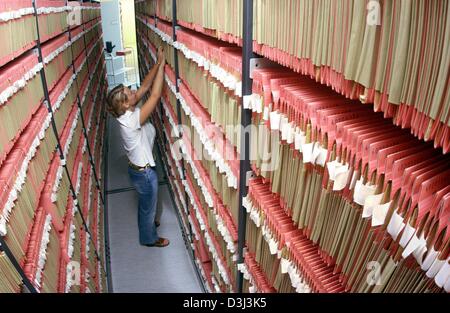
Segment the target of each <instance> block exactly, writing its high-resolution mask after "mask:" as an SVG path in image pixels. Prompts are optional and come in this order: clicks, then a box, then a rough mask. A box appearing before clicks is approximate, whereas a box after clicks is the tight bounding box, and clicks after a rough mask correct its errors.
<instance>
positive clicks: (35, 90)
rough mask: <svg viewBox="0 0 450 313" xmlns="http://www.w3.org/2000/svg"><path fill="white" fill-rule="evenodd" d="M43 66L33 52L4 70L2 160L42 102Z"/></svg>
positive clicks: (0, 82) (0, 80)
mask: <svg viewBox="0 0 450 313" xmlns="http://www.w3.org/2000/svg"><path fill="white" fill-rule="evenodd" d="M40 69H41V66H40V65H39V64H38V60H37V55H36V54H34V53H32V52H29V53H26V54H24V55H23V56H22V57H20V58H18V59H17V60H15V61H13V62H10V63H8V64H7V65H5V66H4V67H2V68H1V70H0V164H1V163H2V162H3V161H4V159H5V158H6V155H7V154H8V152H9V151H10V150H11V148H12V147H13V145H14V142H15V141H16V140H17V139H18V137H19V136H20V133H21V132H22V131H23V130H24V129H25V127H26V125H27V124H28V123H29V121H30V120H31V118H32V116H33V114H34V113H35V112H36V110H37V109H38V108H39V106H40V104H41V99H42V98H43V91H42V84H41V79H40V75H39V70H40ZM24 103H27V105H23V104H24Z"/></svg>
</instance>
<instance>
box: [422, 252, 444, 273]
mask: <svg viewBox="0 0 450 313" xmlns="http://www.w3.org/2000/svg"><path fill="white" fill-rule="evenodd" d="M438 255H439V252H438V251H436V250H434V247H431V250H429V251H428V254H427V256H426V257H425V260H424V261H423V263H422V266H421V267H420V268H421V269H422V271H428V270H429V269H430V267H431V265H433V263H434V261H435V260H436V258H437V256H438Z"/></svg>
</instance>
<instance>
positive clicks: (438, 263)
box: [425, 259, 446, 278]
mask: <svg viewBox="0 0 450 313" xmlns="http://www.w3.org/2000/svg"><path fill="white" fill-rule="evenodd" d="M445 263H446V260H439V259H436V260H434V262H433V265H431V267H430V269H429V270H428V271H427V272H426V274H425V275H427V277H428V278H434V277H435V276H436V275H437V274H438V273H439V271H440V270H441V268H442V267H443V266H444V264H445Z"/></svg>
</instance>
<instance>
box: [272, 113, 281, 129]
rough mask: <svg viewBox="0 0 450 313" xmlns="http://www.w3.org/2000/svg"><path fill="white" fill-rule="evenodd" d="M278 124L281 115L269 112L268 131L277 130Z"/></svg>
mask: <svg viewBox="0 0 450 313" xmlns="http://www.w3.org/2000/svg"><path fill="white" fill-rule="evenodd" d="M280 122H281V114H280V113H278V112H276V111H274V112H270V129H271V130H279V129H280Z"/></svg>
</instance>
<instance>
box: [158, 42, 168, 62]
mask: <svg viewBox="0 0 450 313" xmlns="http://www.w3.org/2000/svg"><path fill="white" fill-rule="evenodd" d="M158 64H159V66H161V67H164V65H166V56H165V54H164V49H163V47H159V48H158Z"/></svg>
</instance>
